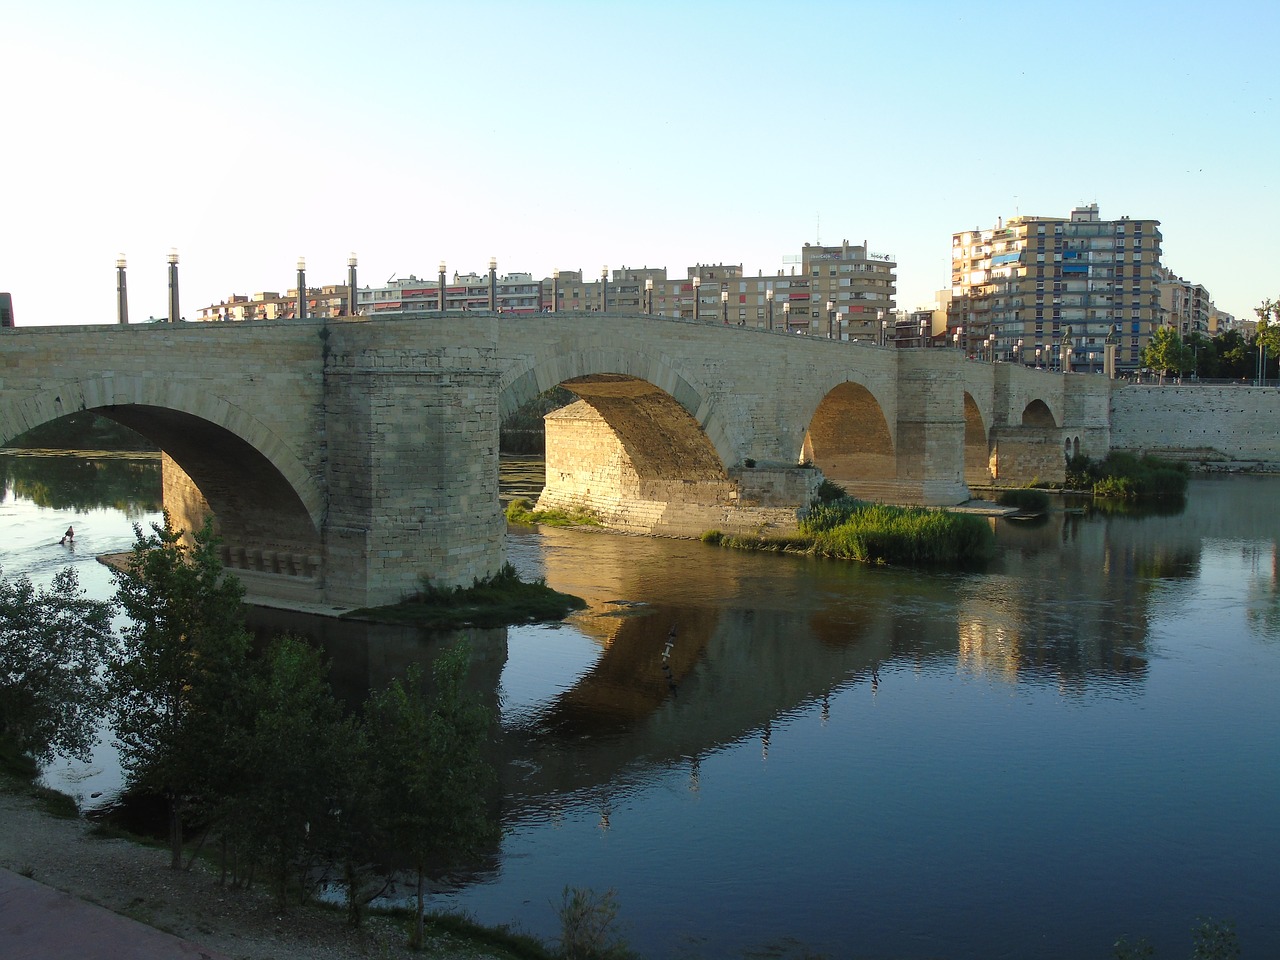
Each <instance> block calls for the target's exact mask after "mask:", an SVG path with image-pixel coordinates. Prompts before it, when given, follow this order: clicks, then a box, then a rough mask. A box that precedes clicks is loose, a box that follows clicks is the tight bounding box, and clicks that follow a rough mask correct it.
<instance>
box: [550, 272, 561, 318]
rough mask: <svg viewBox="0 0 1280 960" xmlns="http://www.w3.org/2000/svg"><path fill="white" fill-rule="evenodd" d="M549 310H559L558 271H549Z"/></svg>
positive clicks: (553, 311) (557, 311)
mask: <svg viewBox="0 0 1280 960" xmlns="http://www.w3.org/2000/svg"><path fill="white" fill-rule="evenodd" d="M551 312H552V313H559V312H560V271H559V270H558V269H557V270H552V271H551Z"/></svg>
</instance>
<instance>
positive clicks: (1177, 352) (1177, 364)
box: [1142, 327, 1195, 379]
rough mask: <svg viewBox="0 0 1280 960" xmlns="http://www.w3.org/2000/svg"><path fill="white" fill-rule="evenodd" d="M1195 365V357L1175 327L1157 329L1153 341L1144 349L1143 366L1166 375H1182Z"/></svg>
mask: <svg viewBox="0 0 1280 960" xmlns="http://www.w3.org/2000/svg"><path fill="white" fill-rule="evenodd" d="M1194 364H1195V357H1194V355H1193V353H1192V351H1191V348H1190V347H1188V346H1187V345H1186V344H1185V343H1183V342H1182V337H1181V336H1179V335H1178V331H1177V330H1175V329H1173V327H1157V328H1156V332H1155V333H1154V334H1153V335H1152V337H1151V339H1150V340H1148V341H1147V343H1146V345H1145V346H1144V347H1143V348H1142V365H1143V366H1145V367H1150V368H1151V369H1152V370H1158V371H1160V376H1161V379H1163V378H1164V375H1165V374H1166V373H1172V374H1176V375H1181V374H1182V373H1183V372H1185V371H1187V370H1190V369H1191V368H1192V367H1193V366H1194Z"/></svg>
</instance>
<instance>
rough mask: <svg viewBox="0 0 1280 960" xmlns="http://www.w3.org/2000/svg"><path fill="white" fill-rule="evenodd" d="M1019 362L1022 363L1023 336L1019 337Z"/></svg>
mask: <svg viewBox="0 0 1280 960" xmlns="http://www.w3.org/2000/svg"><path fill="white" fill-rule="evenodd" d="M1018 362H1019V363H1022V338H1021V337H1019V338H1018Z"/></svg>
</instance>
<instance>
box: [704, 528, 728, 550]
mask: <svg viewBox="0 0 1280 960" xmlns="http://www.w3.org/2000/svg"><path fill="white" fill-rule="evenodd" d="M699 539H701V540H702V542H703V543H708V544H710V545H711V546H713V547H714V546H717V545H719V543H720V541H721V540H723V539H724V534H723V533H721V532H720V531H719V530H708V531H706V532H705V533H703V535H702V536H701V537H700V538H699Z"/></svg>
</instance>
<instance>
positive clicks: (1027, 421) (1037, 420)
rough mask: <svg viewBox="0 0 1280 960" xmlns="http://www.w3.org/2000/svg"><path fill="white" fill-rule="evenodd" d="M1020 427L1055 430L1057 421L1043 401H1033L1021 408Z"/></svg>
mask: <svg viewBox="0 0 1280 960" xmlns="http://www.w3.org/2000/svg"><path fill="white" fill-rule="evenodd" d="M1022 425H1023V426H1024V427H1040V428H1042V429H1045V430H1056V429H1057V428H1058V423H1057V420H1056V419H1055V418H1054V415H1053V411H1052V410H1050V409H1049V405H1048V404H1047V403H1045V402H1044V401H1043V400H1040V399H1035V400H1032V401H1031V402H1029V403H1028V404H1027V405H1026V406H1025V407H1023V408H1022Z"/></svg>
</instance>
